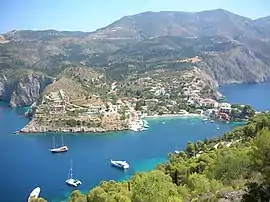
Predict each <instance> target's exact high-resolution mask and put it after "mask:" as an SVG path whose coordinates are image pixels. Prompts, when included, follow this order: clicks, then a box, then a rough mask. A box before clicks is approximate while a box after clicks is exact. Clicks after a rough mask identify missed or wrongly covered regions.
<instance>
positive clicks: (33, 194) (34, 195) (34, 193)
mask: <svg viewBox="0 0 270 202" xmlns="http://www.w3.org/2000/svg"><path fill="white" fill-rule="evenodd" d="M39 194H40V188H39V187H36V188H35V189H33V191H32V192H31V193H30V195H29V197H28V202H30V201H31V198H38V196H39Z"/></svg>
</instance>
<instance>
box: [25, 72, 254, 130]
mask: <svg viewBox="0 0 270 202" xmlns="http://www.w3.org/2000/svg"><path fill="white" fill-rule="evenodd" d="M161 75H162V76H161ZM106 85H108V86H109V87H108V91H107V92H106V94H103V95H100V94H92V95H91V96H89V95H87V94H83V93H81V94H78V95H76V96H70V95H69V94H70V93H69V91H68V90H67V89H61V88H60V89H57V90H54V91H50V92H49V93H47V94H45V95H44V96H43V97H42V99H41V100H40V101H39V103H38V104H37V103H34V104H33V105H32V107H31V108H30V109H31V110H32V113H31V114H32V120H31V121H30V123H29V124H28V125H27V126H25V127H24V128H23V129H21V131H20V132H23V133H28V132H31V133H33V132H48V131H49V132H60V131H61V132H75V133H76V132H106V131H117V130H132V131H135V132H138V131H143V130H147V129H148V127H149V125H148V122H147V120H146V119H147V118H158V117H165V116H166V117H176V116H196V117H201V118H202V119H203V120H206V119H209V120H211V121H214V120H220V121H225V122H229V121H231V120H245V119H247V118H248V117H249V115H250V113H251V112H252V113H253V111H252V109H250V107H246V106H243V105H242V106H241V105H231V104H230V103H226V102H224V101H222V99H223V97H222V95H221V94H220V93H219V92H218V90H217V86H216V84H215V83H214V82H213V81H212V80H211V78H210V77H207V76H205V75H203V74H202V72H201V71H200V70H199V69H197V68H194V69H192V70H188V71H186V72H184V73H183V72H181V73H179V75H178V74H176V73H175V72H174V74H170V72H162V71H160V70H159V71H156V72H152V73H151V74H148V75H147V74H146V75H143V76H140V77H136V78H129V79H128V80H126V81H124V82H116V81H112V82H111V83H110V84H106Z"/></svg>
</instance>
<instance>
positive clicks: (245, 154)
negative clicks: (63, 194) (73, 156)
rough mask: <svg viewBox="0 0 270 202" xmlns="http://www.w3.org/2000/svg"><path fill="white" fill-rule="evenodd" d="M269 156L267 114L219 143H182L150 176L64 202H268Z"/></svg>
mask: <svg viewBox="0 0 270 202" xmlns="http://www.w3.org/2000/svg"><path fill="white" fill-rule="evenodd" d="M269 152H270V114H269V113H263V114H261V115H258V116H255V117H253V118H252V119H250V120H249V122H248V124H247V125H246V126H243V127H239V128H236V129H234V130H233V131H231V132H228V133H226V134H224V136H223V137H222V138H220V139H217V138H216V139H215V138H214V139H205V140H204V141H198V142H197V143H194V144H193V143H191V142H190V143H188V145H187V147H186V149H185V150H184V151H183V152H181V153H180V154H170V158H169V162H168V163H165V164H162V165H159V166H158V167H157V169H156V170H154V171H151V172H148V173H138V174H136V175H135V176H133V177H132V178H131V179H130V180H129V181H124V182H115V181H109V182H101V183H100V185H99V186H97V187H95V188H93V189H92V190H90V191H89V192H88V193H87V194H86V195H83V194H82V193H81V192H79V191H74V192H73V193H72V194H71V196H70V202H86V201H87V202H107V201H110V202H167V201H168V202H180V201H269V200H270V181H269V179H270V164H269V162H270V156H269ZM225 199H226V200H225Z"/></svg>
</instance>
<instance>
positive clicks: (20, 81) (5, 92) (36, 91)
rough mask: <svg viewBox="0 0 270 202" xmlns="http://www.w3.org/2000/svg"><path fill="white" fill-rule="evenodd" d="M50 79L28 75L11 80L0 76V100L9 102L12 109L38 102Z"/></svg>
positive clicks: (37, 75)
mask: <svg viewBox="0 0 270 202" xmlns="http://www.w3.org/2000/svg"><path fill="white" fill-rule="evenodd" d="M51 82H52V78H50V77H48V76H45V75H39V74H35V73H30V74H26V75H20V76H18V75H17V77H16V76H14V77H13V78H11V77H9V78H7V77H6V76H5V74H3V75H1V76H0V100H3V101H6V102H9V103H10V105H11V106H12V107H17V106H28V105H31V104H33V103H34V102H35V101H37V100H38V98H39V97H40V94H41V93H42V91H43V90H44V88H45V87H46V86H47V85H48V84H50V83H51Z"/></svg>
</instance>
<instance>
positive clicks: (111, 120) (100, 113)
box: [0, 9, 270, 133]
mask: <svg viewBox="0 0 270 202" xmlns="http://www.w3.org/2000/svg"><path fill="white" fill-rule="evenodd" d="M213 16H216V17H215V18H213ZM224 24H226V29H225V28H224V26H223V25H224ZM209 25H211V26H209ZM268 25H269V23H268V18H262V19H257V20H251V19H249V18H245V17H242V16H239V15H236V14H233V13H231V12H229V11H226V10H222V9H217V10H211V11H204V12H197V13H186V12H145V13H141V14H139V15H133V16H127V17H123V18H121V19H120V20H118V21H116V22H114V23H112V24H110V25H108V26H107V27H104V28H101V29H98V30H97V31H95V32H89V33H87V32H85V33H84V32H62V31H56V30H44V31H31V30H23V31H20V30H13V31H10V32H8V33H5V34H2V35H1V36H0V52H1V56H0V100H2V101H6V102H9V103H10V105H11V106H12V107H18V106H30V105H32V107H31V110H30V111H29V112H28V113H27V114H28V115H29V116H30V117H31V121H30V123H29V124H28V125H27V126H25V127H24V128H23V129H22V130H21V132H24V133H32V132H48V131H52V132H57V131H61V132H105V131H111V130H126V129H129V128H130V125H134V124H135V125H136V124H137V122H139V121H140V118H141V117H142V116H145V115H148V116H153V115H154V116H157V115H164V114H167V115H172V114H173V115H174V116H175V115H177V114H180V115H181V114H186V113H197V114H202V111H200V110H204V111H206V110H207V109H209V110H208V111H207V112H206V113H211V114H215V116H216V115H217V116H218V117H219V116H222V117H223V118H222V119H224V118H225V119H228V118H229V117H228V116H227V115H229V116H231V114H230V111H231V109H230V105H228V103H223V104H222V102H220V98H221V97H222V96H221V95H220V93H219V92H218V91H217V87H218V86H219V85H224V84H231V83H243V82H263V81H266V80H268V79H269V78H270V68H269V66H270V57H269V55H268V54H267V53H268V52H269V51H270V43H269V41H270V36H269V33H268V32H267V30H268V27H269V26H268ZM243 33H245V34H243ZM251 67H252V68H251ZM241 108H243V107H238V108H237V110H233V115H236V117H239V118H243V117H242V115H243V114H245V113H242V111H243V110H242V109H241ZM210 109H211V110H210ZM183 110H185V111H183ZM244 111H246V109H245V110H244ZM221 113H223V114H221ZM226 114H227V115H226Z"/></svg>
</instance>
